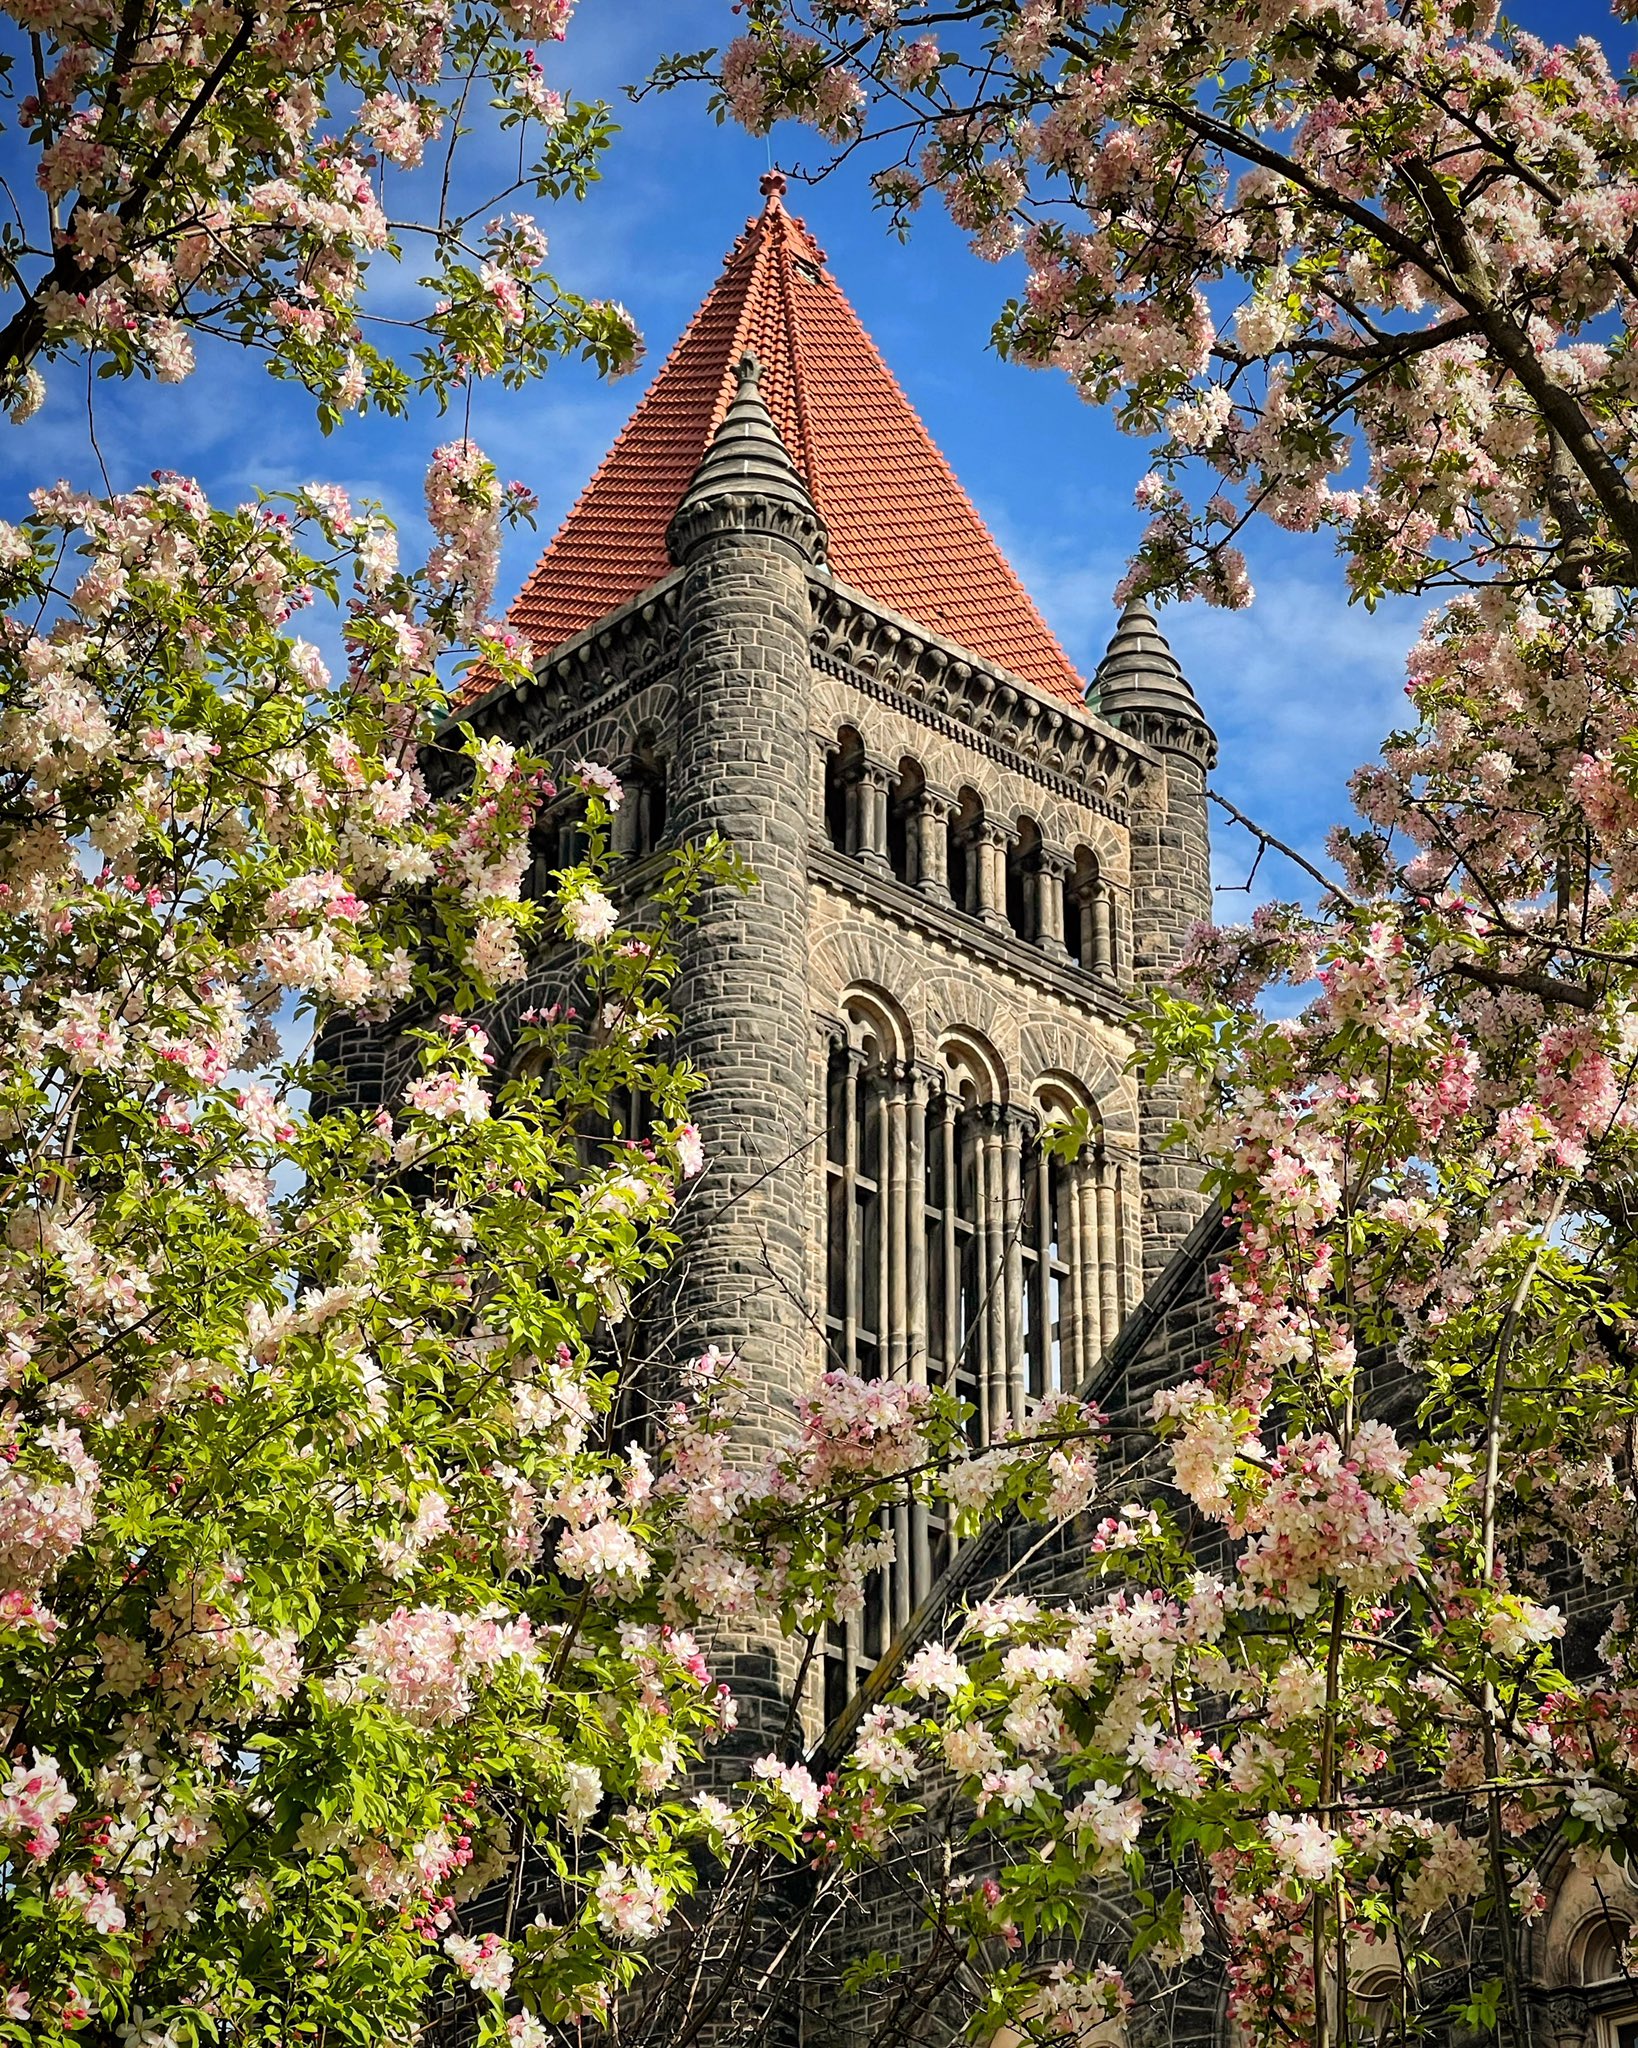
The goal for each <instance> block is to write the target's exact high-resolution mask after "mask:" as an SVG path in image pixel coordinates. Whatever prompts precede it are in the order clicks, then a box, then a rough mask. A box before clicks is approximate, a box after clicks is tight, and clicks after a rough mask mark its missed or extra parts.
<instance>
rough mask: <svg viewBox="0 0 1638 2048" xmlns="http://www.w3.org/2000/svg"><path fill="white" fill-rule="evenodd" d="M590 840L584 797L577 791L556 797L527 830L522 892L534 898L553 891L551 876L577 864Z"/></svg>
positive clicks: (537, 899) (538, 898) (537, 898)
mask: <svg viewBox="0 0 1638 2048" xmlns="http://www.w3.org/2000/svg"><path fill="white" fill-rule="evenodd" d="M590 844H591V842H590V839H589V838H588V836H587V833H586V800H585V798H584V797H583V796H581V795H579V794H578V793H572V794H569V795H565V796H562V797H559V799H558V800H557V802H556V803H554V804H552V805H551V806H550V807H549V808H548V809H546V810H543V811H542V812H541V813H540V815H539V816H538V817H537V818H536V819H535V822H534V824H533V825H532V826H531V828H530V831H529V872H528V878H527V881H526V883H525V892H526V893H527V894H528V895H529V896H531V897H533V898H534V899H535V900H536V901H539V900H541V899H542V898H544V897H547V896H550V895H551V893H552V888H553V883H552V877H553V876H554V875H556V874H558V873H560V872H561V871H562V870H563V869H564V868H572V867H577V866H578V865H579V864H580V862H581V861H583V860H584V859H585V857H586V852H587V849H588V847H589V846H590Z"/></svg>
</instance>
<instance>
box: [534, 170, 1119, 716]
mask: <svg viewBox="0 0 1638 2048" xmlns="http://www.w3.org/2000/svg"><path fill="white" fill-rule="evenodd" d="M784 184H785V181H784V179H783V178H782V177H781V176H780V175H779V173H778V172H770V173H769V174H768V176H767V177H765V178H764V179H763V181H762V190H763V193H764V195H765V198H766V204H765V205H764V207H763V210H762V213H761V215H760V217H759V218H757V219H756V220H754V221H751V222H749V223H748V224H747V226H746V229H745V232H744V233H743V234H742V235H741V236H740V238H739V240H738V241H737V242H736V243H735V244H734V247H733V249H732V250H731V251H730V252H729V256H728V261H727V264H726V266H725V268H724V270H723V273H722V275H721V277H720V278H719V279H718V280H717V282H716V284H715V285H714V286H713V288H712V290H711V292H710V294H709V296H708V297H707V298H706V300H705V303H704V304H703V305H702V306H701V307H700V309H699V311H698V312H697V313H696V314H695V315H694V318H693V319H692V320H691V321H690V322H689V325H688V327H687V330H686V331H685V332H684V334H683V336H682V339H681V340H680V341H679V342H678V343H677V345H676V347H675V348H674V349H673V350H672V351H671V354H670V356H669V357H668V358H667V360H666V362H665V363H664V365H663V366H662V367H661V369H660V371H659V374H658V375H657V376H656V377H655V379H654V381H653V383H652V384H651V385H650V386H649V389H648V391H647V392H646V393H645V394H644V396H643V399H642V401H641V403H640V404H639V405H638V407H637V410H636V411H635V412H634V413H633V414H632V416H631V418H630V420H628V421H627V423H626V425H625V427H624V428H623V429H622V431H621V433H620V436H619V439H618V440H617V441H616V442H615V444H614V446H613V448H611V449H610V451H609V453H608V455H607V456H606V457H605V458H604V460H603V463H602V466H601V467H600V468H599V469H598V471H597V473H596V474H595V475H594V476H593V478H592V480H591V482H590V483H589V484H588V485H587V486H586V489H585V491H584V492H583V493H582V494H581V497H580V500H579V502H578V503H577V504H576V506H575V507H574V509H573V511H572V512H570V514H569V516H568V518H567V519H566V520H565V521H564V522H563V525H562V527H561V528H560V529H559V530H558V533H557V536H556V538H555V539H554V540H553V541H552V542H551V544H550V545H549V546H548V547H547V549H546V552H545V553H544V554H543V555H542V556H541V558H540V560H539V562H538V563H537V564H536V566H535V568H534V570H533V572H532V573H531V575H530V576H529V579H528V581H527V582H526V583H525V584H524V586H523V588H522V590H521V591H520V592H519V594H518V597H517V599H516V601H515V603H514V604H513V606H512V609H511V613H510V623H511V624H512V625H513V626H514V627H515V628H517V630H518V631H519V632H521V633H523V634H525V635H527V637H528V639H529V641H530V643H531V645H532V646H533V647H534V649H535V652H536V654H537V656H538V655H545V654H549V653H550V652H551V651H552V649H553V648H555V647H559V646H561V645H562V643H563V642H564V641H565V640H568V639H570V638H572V637H573V635H574V634H576V633H579V632H582V631H584V630H585V628H586V627H587V626H591V625H594V624H595V623H596V622H597V621H598V620H599V619H601V618H603V617H605V616H606V615H607V614H608V613H609V612H612V611H614V610H615V609H616V608H617V607H618V606H620V605H622V604H625V603H626V602H627V601H628V600H629V599H631V598H633V597H635V596H637V594H638V593H639V592H640V591H643V590H646V589H647V588H648V587H649V586H650V585H651V584H654V583H657V582H659V580H660V579H661V577H663V576H664V575H665V574H666V572H667V570H668V569H669V567H670V562H669V560H668V558H667V554H666V544H665V531H666V526H667V523H668V522H669V520H670V518H671V515H672V513H673V512H675V511H676V509H677V506H678V504H679V502H680V501H681V499H682V495H683V493H684V491H685V490H686V489H687V488H688V484H689V480H690V478H691V477H692V476H693V474H694V472H695V470H696V469H697V468H698V467H699V464H700V459H701V457H702V456H703V454H704V452H705V449H706V446H707V443H708V442H709V441H710V439H711V437H712V435H713V434H714V433H715V432H716V429H717V427H718V426H719V425H720V424H721V422H722V418H723V415H724V414H725V413H726V411H727V409H728V406H729V403H730V401H731V400H732V398H733V397H734V394H735V390H736V388H737V383H736V371H737V366H738V364H739V361H740V358H741V357H742V356H743V355H744V354H745V353H746V352H747V351H748V350H749V351H750V352H752V353H753V354H754V355H755V356H756V357H757V358H758V360H759V361H760V363H761V365H762V382H761V389H762V395H763V397H764V399H765V400H766V402H767V405H768V410H769V412H770V413H771V414H772V416H773V420H774V423H775V425H776V426H777V427H778V429H779V432H780V434H781V436H782V438H783V439H784V442H785V445H786V447H787V448H788V449H789V451H790V453H791V456H792V458H793V459H794V461H795V463H796V466H797V468H798V469H799V470H800V472H801V474H802V477H803V480H804V481H805V482H806V484H807V486H808V489H809V491H810V492H811V493H812V496H813V500H814V503H815V505H816V506H817V507H818V510H819V513H820V516H821V517H822V518H823V519H824V521H825V524H826V525H827V526H828V527H829V529H830V560H831V565H832V567H833V568H834V569H835V571H836V573H837V575H838V576H839V577H841V578H842V580H843V581H844V582H847V583H850V584H852V585H853V587H854V588H855V589H856V590H858V591H861V592H862V593H863V594H864V595H865V596H866V597H871V598H874V599H875V600H876V601H877V602H878V603H879V604H881V605H884V606H886V607H887V608H889V609H890V610H893V611H896V612H901V613H903V614H904V616H905V617H907V618H910V619H913V620H914V621H916V623H917V624H919V625H922V626H925V627H926V628H927V629H928V630H929V631H931V632H933V633H936V634H938V635H939V636H940V637H941V638H943V639H947V640H953V641H955V642H957V644H958V645H960V646H962V647H965V648H967V649H968V650H969V651H970V652H971V653H973V654H976V655H978V656H980V657H981V658H982V659H985V660H988V661H992V662H994V663H996V664H997V665H998V666H999V667H1001V668H1004V669H1007V670H1010V671H1011V673H1012V674H1013V675H1016V676H1019V677H1021V678H1022V679H1023V680H1024V681H1025V682H1027V683H1033V684H1034V685H1035V687H1036V688H1037V689H1039V690H1044V691H1046V692H1048V694H1050V695H1052V696H1054V697H1060V698H1064V699H1066V700H1067V701H1069V702H1070V703H1074V704H1079V703H1080V702H1081V701H1082V700H1083V698H1084V695H1085V690H1084V686H1083V684H1082V682H1081V679H1080V677H1079V676H1077V675H1076V673H1075V671H1074V669H1073V667H1072V666H1071V665H1070V662H1069V658H1068V656H1067V655H1066V654H1065V653H1064V651H1063V649H1062V648H1061V647H1060V646H1059V645H1058V642H1057V640H1056V639H1055V638H1054V637H1053V634H1052V631H1051V629H1050V628H1049V627H1048V625H1047V623H1046V621H1045V620H1044V619H1043V618H1042V617H1041V615H1040V613H1039V612H1038V611H1037V610H1036V608H1035V606H1034V604H1033V603H1032V602H1031V600H1030V598H1029V596H1028V594H1027V593H1026V592H1025V590H1024V588H1023V585H1022V584H1021V583H1020V582H1019V581H1018V578H1017V577H1016V576H1015V575H1014V574H1013V572H1012V570H1011V569H1010V568H1009V567H1008V565H1007V561H1006V558H1005V557H1004V556H1003V555H1002V553H1001V550H1000V549H999V548H998V547H997V546H996V544H995V541H994V539H993V538H992V537H991V535H990V533H989V530H988V529H987V528H986V526H985V525H984V522H983V521H982V519H980V518H979V516H978V513H977V511H976V510H975V509H974V507H973V505H972V502H971V500H970V499H969V498H968V497H967V494H966V493H965V491H963V490H962V488H961V486H960V484H959V483H958V482H957V481H956V478H955V474H954V472H953V471H952V470H951V468H950V465H949V464H948V463H947V462H946V461H945V460H944V457H943V456H942V455H941V454H940V453H939V451H938V449H937V448H936V447H935V446H934V445H933V441H932V437H931V436H930V435H929V434H928V432H927V429H926V428H925V427H924V426H923V425H922V423H921V420H920V419H919V418H918V417H917V415H916V412H915V409H914V408H913V407H912V405H911V404H910V401H909V399H907V398H906V397H905V395H904V393H903V391H901V390H900V388H899V385H898V382H897V380H896V379H895V377H894V376H893V373H892V371H891V370H889V369H888V367H887V365H886V363H885V362H884V361H883V360H882V358H881V355H880V354H879V353H878V351H877V349H876V346H875V344H874V343H873V342H872V341H871V339H870V337H869V335H868V334H866V332H865V330H864V328H863V327H862V326H861V325H860V322H859V318H858V315H857V314H856V313H855V312H854V311H853V308H852V307H851V306H850V305H849V304H848V302H847V299H846V298H845V297H844V296H843V293H842V290H841V288H840V286H839V285H838V284H837V283H836V281H835V279H834V278H833V277H831V276H830V274H829V272H828V271H826V269H825V267H824V263H825V258H824V252H823V250H821V249H820V248H819V246H818V244H817V243H816V242H815V241H814V239H813V237H812V236H811V235H810V234H809V233H808V231H807V229H806V227H804V226H803V224H802V222H801V221H799V220H796V219H794V218H793V217H792V216H791V215H790V214H788V213H787V212H786V211H785V208H784V205H783V203H782V201H781V198H780V194H781V193H782V191H783V190H784Z"/></svg>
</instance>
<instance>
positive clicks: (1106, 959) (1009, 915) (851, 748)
mask: <svg viewBox="0 0 1638 2048" xmlns="http://www.w3.org/2000/svg"><path fill="white" fill-rule="evenodd" d="M824 815H825V832H826V836H827V837H828V838H829V840H830V843H831V845H832V846H833V847H835V849H836V851H837V852H838V853H844V854H847V855H849V856H850V857H851V858H852V859H854V860H857V861H858V862H859V864H860V866H861V867H863V868H865V869H866V870H871V869H873V870H875V871H876V872H877V873H879V874H882V875H892V876H894V877H895V878H896V879H897V880H898V881H900V882H903V883H904V884H905V885H906V886H907V887H909V888H912V889H916V890H918V891H919V892H920V893H921V894H922V895H923V896H925V897H927V898H928V899H929V901H931V902H934V903H937V904H940V905H942V906H944V907H945V908H948V909H955V910H959V911H962V912H964V913H965V914H966V915H967V916H969V917H973V918H976V919H977V921H978V922H979V923H980V924H983V925H987V926H989V927H990V929H991V930H994V931H1004V932H1010V933H1012V934H1013V935H1014V936H1015V937H1017V938H1020V939H1022V940H1023V941H1024V942H1025V944H1026V945H1031V946H1035V947H1037V948H1039V950H1040V951H1041V952H1042V953H1044V954H1045V955H1046V956H1047V957H1048V958H1049V959H1052V960H1058V961H1073V962H1074V963H1075V964H1076V965H1077V966H1078V967H1081V968H1084V969H1085V970H1086V971H1087V972H1088V973H1091V974H1098V975H1103V976H1107V977H1110V978H1114V979H1119V978H1120V977H1121V975H1122V974H1123V973H1124V972H1125V970H1126V968H1127V965H1128V958H1127V956H1128V952H1129V945H1128V935H1127V933H1126V930H1125V920H1124V919H1123V918H1122V916H1121V912H1120V907H1119V891H1118V889H1117V888H1116V887H1115V886H1114V884H1113V883H1112V882H1111V881H1110V880H1109V878H1108V877H1107V876H1106V875H1105V874H1104V873H1103V870H1102V867H1101V865H1100V863H1099V860H1098V856H1097V853H1096V852H1095V851H1094V849H1093V848H1092V847H1090V846H1087V845H1080V846H1076V847H1073V848H1066V847H1059V846H1052V845H1049V844H1048V843H1047V842H1046V840H1045V839H1044V838H1043V836H1042V833H1041V828H1040V826H1039V824H1038V823H1037V822H1036V820H1035V819H1033V818H1031V817H1028V816H1026V815H1019V816H1017V817H1014V818H1013V819H1011V820H1005V819H1001V818H998V817H995V816H992V815H989V814H987V813H986V810H985V806H984V802H983V799H982V797H981V796H980V795H979V793H978V791H977V790H976V789H973V788H971V787H970V786H964V787H962V788H960V789H958V790H955V791H950V790H944V789H940V788H938V787H937V786H936V785H934V784H933V783H931V782H930V781H929V780H928V779H927V775H926V772H925V770H924V768H923V766H922V764H921V763H920V762H919V761H917V760H915V759H913V758H912V757H911V756H909V755H905V756H903V757H902V758H901V759H899V760H898V761H897V762H894V761H888V760H882V759H880V758H878V757H877V756H875V755H873V754H871V753H870V752H869V750H868V749H867V748H866V746H865V742H864V740H863V738H862V737H861V736H860V734H859V733H858V732H857V731H856V730H855V729H854V728H853V727H852V726H843V727H842V728H841V730H840V731H839V732H838V733H837V735H836V738H835V741H834V743H833V744H829V745H827V749H826V753H825V806H824Z"/></svg>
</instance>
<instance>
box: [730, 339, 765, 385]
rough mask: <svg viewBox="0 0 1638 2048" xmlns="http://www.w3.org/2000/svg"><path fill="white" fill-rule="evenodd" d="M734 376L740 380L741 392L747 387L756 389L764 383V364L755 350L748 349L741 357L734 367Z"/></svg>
mask: <svg viewBox="0 0 1638 2048" xmlns="http://www.w3.org/2000/svg"><path fill="white" fill-rule="evenodd" d="M734 375H735V376H736V377H737V378H738V379H739V388H740V390H741V391H744V390H745V388H746V386H747V385H749V386H751V387H752V388H754V387H756V386H757V385H759V384H760V383H761V382H762V364H761V362H760V361H759V360H758V357H757V353H756V351H755V349H749V348H748V349H747V350H746V351H745V353H744V355H742V356H741V357H740V359H739V361H738V362H737V363H736V364H735V365H734Z"/></svg>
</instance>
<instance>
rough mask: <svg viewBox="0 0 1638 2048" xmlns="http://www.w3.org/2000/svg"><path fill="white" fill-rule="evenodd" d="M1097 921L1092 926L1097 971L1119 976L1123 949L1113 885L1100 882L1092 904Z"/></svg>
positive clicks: (1115, 976) (1117, 978)
mask: <svg viewBox="0 0 1638 2048" xmlns="http://www.w3.org/2000/svg"><path fill="white" fill-rule="evenodd" d="M1092 910H1093V915H1094V917H1095V918H1096V920H1097V922H1096V925H1095V927H1094V932H1093V939H1092V950H1093V953H1094V955H1095V956H1096V958H1097V962H1098V972H1099V973H1100V974H1107V975H1111V976H1113V977H1114V978H1115V979H1116V980H1119V978H1120V971H1121V962H1122V958H1123V951H1124V949H1123V948H1122V946H1121V943H1120V922H1119V918H1118V916H1117V913H1116V906H1115V885H1114V883H1113V882H1102V883H1100V884H1099V886H1098V892H1097V895H1096V896H1095V897H1094V899H1093V904H1092Z"/></svg>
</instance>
